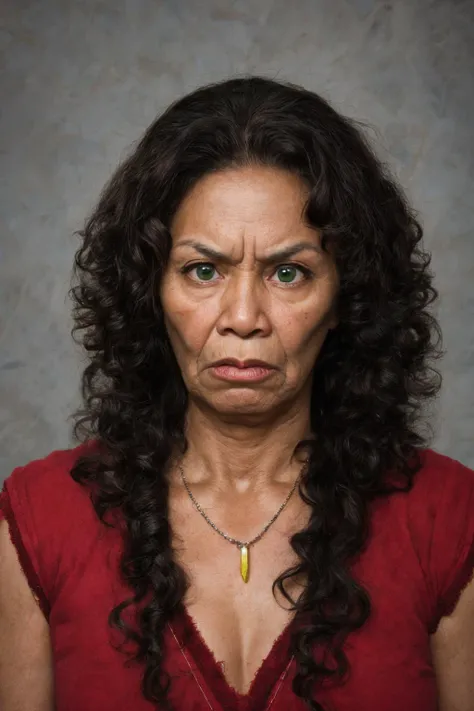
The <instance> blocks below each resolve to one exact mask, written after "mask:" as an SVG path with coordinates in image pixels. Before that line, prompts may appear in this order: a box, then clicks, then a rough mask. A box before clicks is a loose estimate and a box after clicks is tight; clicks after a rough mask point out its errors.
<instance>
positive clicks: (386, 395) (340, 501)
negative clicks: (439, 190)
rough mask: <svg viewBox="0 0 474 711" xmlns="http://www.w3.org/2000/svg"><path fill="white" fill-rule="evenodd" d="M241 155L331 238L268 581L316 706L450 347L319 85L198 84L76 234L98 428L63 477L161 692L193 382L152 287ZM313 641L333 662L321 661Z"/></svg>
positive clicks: (80, 309) (88, 398) (412, 241)
mask: <svg viewBox="0 0 474 711" xmlns="http://www.w3.org/2000/svg"><path fill="white" fill-rule="evenodd" d="M249 164H256V165H264V166H271V167H274V168H277V169H283V170H287V171H291V172H292V173H294V174H296V175H298V176H299V177H300V178H301V179H302V180H303V181H304V182H305V184H306V185H307V187H308V189H309V197H308V201H307V209H306V219H307V220H308V222H309V224H311V225H313V226H314V227H317V228H318V229H319V230H320V231H321V234H322V242H323V247H324V248H325V249H327V247H328V244H329V243H331V245H332V247H333V248H334V255H335V259H336V263H337V267H338V271H339V275H340V292H339V294H338V315H339V325H338V326H337V328H335V329H334V330H333V331H330V332H329V333H328V336H327V338H326V341H325V342H324V344H323V347H322V350H321V352H320V354H319V356H318V358H317V361H316V363H315V365H314V379H313V383H314V385H313V393H312V403H311V421H312V429H313V432H314V439H312V440H311V441H309V442H303V443H300V445H301V446H303V445H304V446H306V447H309V451H310V458H309V466H308V470H307V472H306V474H305V476H304V479H303V481H302V483H301V487H300V495H301V496H302V497H303V498H304V499H305V501H306V502H307V503H308V504H309V505H310V506H311V508H312V514H311V517H310V521H309V524H308V526H307V528H305V530H302V531H300V532H298V533H297V534H296V535H294V536H293V537H292V539H291V541H290V542H291V546H292V548H293V549H294V551H295V552H296V554H297V556H298V560H299V563H298V564H297V565H296V566H295V567H294V568H292V569H290V570H287V571H285V572H284V573H282V575H280V577H279V578H278V579H277V580H275V582H274V585H273V589H274V592H275V588H278V589H279V590H280V592H281V593H282V594H284V595H285V597H286V598H287V600H288V601H289V602H290V604H291V606H292V608H293V610H294V613H295V620H298V621H299V622H300V624H299V625H298V629H296V630H295V631H294V632H293V635H292V651H294V653H295V657H296V661H297V674H296V677H295V679H294V683H293V690H294V693H295V694H296V695H298V696H299V697H301V698H302V699H304V700H305V702H306V704H307V706H308V708H309V709H312V710H313V711H323V707H322V705H321V704H320V703H318V701H317V700H316V697H315V694H314V689H315V688H316V687H315V684H316V683H318V682H321V681H322V680H324V679H328V678H329V677H331V678H334V679H335V680H336V681H337V680H343V679H344V677H345V675H346V674H347V673H348V671H349V669H348V662H347V658H346V656H345V653H344V651H343V649H342V646H343V643H344V641H345V639H346V638H347V636H348V635H349V634H350V632H351V631H353V630H355V629H357V628H359V627H361V626H362V625H363V624H364V623H365V622H366V620H367V619H368V618H369V616H370V612H371V603H370V597H369V595H368V593H367V591H366V590H364V588H363V587H362V586H361V585H360V584H359V583H358V582H357V581H356V580H355V579H354V578H353V577H352V576H351V574H350V563H351V560H352V559H353V558H354V557H355V556H356V555H357V554H358V553H359V552H360V551H361V550H362V548H363V547H364V545H365V543H366V541H367V538H368V534H369V529H370V515H369V512H370V509H369V504H370V501H371V500H373V499H374V498H375V497H379V496H388V495H390V493H392V492H393V491H396V490H402V491H408V490H409V489H410V488H411V486H412V484H413V479H414V476H415V475H416V472H417V471H418V470H419V467H420V460H419V450H420V448H421V447H422V446H426V439H427V434H426V433H425V434H422V432H421V430H420V428H419V427H418V425H419V421H420V419H421V417H420V416H421V413H422V405H423V403H425V402H426V401H427V400H428V399H429V398H432V397H434V396H435V395H436V394H437V393H438V391H439V388H440V386H441V376H440V374H439V372H438V371H437V370H436V369H435V368H434V367H433V363H432V361H433V360H435V359H437V358H439V357H441V356H442V355H443V352H442V349H441V347H440V342H441V332H440V328H439V325H438V323H437V321H436V319H435V317H434V316H433V315H432V314H431V313H430V312H429V309H428V307H429V306H430V305H431V303H432V302H434V301H435V299H436V298H437V295H438V294H437V291H436V289H435V288H434V286H433V285H432V274H431V272H430V269H429V266H430V259H431V257H430V255H429V254H428V253H427V252H426V251H424V249H423V246H422V236H423V232H422V227H421V226H420V223H419V221H418V220H417V217H416V215H415V214H414V212H413V211H412V209H411V208H410V207H409V205H408V202H407V199H406V197H405V196H404V194H403V192H402V190H401V188H400V187H399V186H398V184H397V182H396V180H395V179H394V178H393V177H391V176H390V174H389V172H388V170H387V168H386V166H384V165H383V164H382V163H381V162H380V160H379V159H378V158H377V157H376V156H375V154H374V152H373V150H372V149H371V147H370V145H369V143H368V141H367V139H366V138H365V136H364V132H363V131H362V130H361V125H360V124H358V123H357V122H356V121H354V120H351V119H348V118H346V117H343V116H341V115H340V114H339V113H338V112H336V111H335V110H334V109H333V108H332V107H331V106H330V105H329V104H328V103H327V102H326V101H325V100H324V99H323V98H321V97H320V96H318V95H317V94H315V93H312V92H310V91H308V90H305V89H303V88H301V87H298V86H295V85H293V84H289V83H282V82H276V81H273V80H270V79H267V78H264V77H256V76H253V77H239V78H233V79H230V80H227V81H224V82H220V83H217V84H213V85H208V86H205V87H203V88H200V89H198V90H197V91H195V92H193V93H191V94H189V95H187V96H185V97H184V98H182V99H180V100H178V101H177V102H175V103H174V104H173V105H172V106H171V107H170V108H169V109H167V110H166V111H165V112H164V113H163V114H162V115H161V116H160V117H159V118H158V119H157V120H156V121H155V122H154V123H153V124H152V125H151V126H150V127H149V129H148V130H147V131H146V133H145V134H144V136H143V138H142V139H141V140H140V142H139V143H138V145H137V146H136V147H135V150H134V151H133V153H132V154H131V155H130V157H128V159H126V160H125V161H124V162H123V164H122V165H121V166H119V168H118V169H117V171H116V172H115V174H114V176H113V177H112V179H111V180H110V182H109V183H108V185H107V186H106V187H105V189H104V191H103V193H102V196H101V198H100V200H99V202H98V204H97V206H96V208H95V210H94V211H93V213H92V215H91V216H90V217H89V219H88V220H87V222H86V224H85V227H84V229H83V230H82V231H81V232H80V233H79V234H80V236H81V245H80V247H79V249H78V251H77V253H76V256H75V266H74V275H75V277H76V278H77V284H76V285H75V286H73V287H72V288H71V296H72V299H73V307H74V308H73V314H74V319H75V325H74V328H73V337H74V338H75V340H77V341H80V342H81V344H82V345H83V347H84V348H85V350H86V352H87V354H88V364H87V366H86V367H85V370H84V372H83V376H82V391H83V400H84V407H83V408H82V409H81V410H80V411H79V412H77V413H76V414H75V420H76V421H75V425H74V434H75V436H76V438H77V439H79V440H83V441H84V440H94V441H95V442H97V443H98V444H99V445H100V446H98V447H97V448H95V449H92V450H91V451H90V452H89V453H88V454H87V455H85V456H83V457H81V458H80V459H79V460H78V461H77V463H76V464H75V466H74V468H73V469H72V471H71V476H72V477H73V478H74V480H75V481H77V482H79V483H81V484H82V485H84V486H85V485H89V486H90V487H91V499H92V501H93V505H94V507H95V510H96V512H97V515H98V516H99V517H100V519H101V520H102V521H104V522H105V514H106V513H107V511H109V510H117V511H119V512H120V515H121V517H122V521H123V522H124V532H123V539H124V549H123V555H122V558H121V574H122V575H123V578H124V580H126V581H127V583H128V585H129V586H130V588H131V589H132V591H133V595H132V596H131V597H130V599H128V600H125V601H123V602H122V603H121V604H120V605H119V606H117V607H116V608H114V609H113V610H112V611H111V613H110V615H109V624H111V625H112V626H113V627H115V628H117V629H119V630H120V631H121V632H122V633H123V635H124V638H125V639H126V640H132V641H133V642H134V643H135V644H136V650H137V651H136V652H135V654H134V659H135V660H137V661H140V662H142V663H143V666H144V674H143V679H142V693H143V695H144V696H145V698H146V699H148V700H150V701H154V702H158V703H159V704H162V705H163V708H171V705H170V702H169V700H168V694H167V692H168V690H169V683H170V680H169V678H167V676H166V675H165V674H164V672H163V669H162V666H163V665H162V661H163V633H164V628H165V625H166V623H167V621H168V620H169V619H170V617H171V616H172V615H173V614H174V612H175V611H176V610H177V608H178V607H179V605H180V604H181V602H182V601H183V598H184V594H185V592H186V590H187V586H188V580H187V577H186V574H185V572H184V570H182V569H181V568H180V566H179V565H177V563H176V562H175V561H174V559H173V554H172V548H171V531H170V525H169V521H168V509H167V499H168V489H167V483H166V479H165V476H164V472H165V469H166V466H167V463H168V462H169V459H170V456H171V453H172V452H173V450H174V449H175V448H176V447H180V448H181V449H182V450H183V451H184V449H185V448H186V440H185V436H184V429H183V426H184V417H185V411H186V406H187V393H186V389H185V386H184V383H183V380H182V377H181V373H180V371H179V368H178V365H177V363H176V360H175V357H174V354H173V351H172V348H171V345H170V342H169V339H168V336H167V333H166V329H165V325H164V316H163V310H162V306H161V304H160V300H159V296H158V294H159V285H160V279H161V276H162V274H163V271H164V270H165V268H166V265H167V260H168V255H169V252H170V244H171V236H170V229H169V228H170V222H171V219H172V217H173V215H174V213H175V211H176V209H177V207H178V206H179V204H180V202H181V201H182V199H183V197H184V196H185V195H186V193H187V192H188V191H189V190H190V189H191V188H192V187H193V185H194V184H195V183H196V182H197V181H198V180H199V179H200V178H201V177H202V176H204V175H206V174H208V173H210V172H211V171H219V170H225V169H228V168H233V167H239V166H245V165H249ZM78 334H80V337H79V336H78ZM300 445H299V446H300ZM388 473H394V474H396V477H394V478H392V479H390V477H388V476H387V474H388ZM303 489H304V490H303ZM105 523H107V522H105ZM107 525H111V524H110V523H108V524H107ZM301 575H302V576H304V578H305V579H306V581H307V583H306V586H305V589H304V591H303V593H302V594H301V596H300V597H299V599H297V600H292V599H291V597H290V596H289V595H288V594H287V593H286V591H285V582H286V581H287V580H288V579H290V578H292V577H293V576H301ZM142 602H143V605H142V607H141V609H140V610H139V612H137V625H136V626H132V625H130V624H127V623H126V622H125V621H124V619H123V617H122V612H123V611H124V609H125V608H126V607H128V606H130V605H134V606H136V607H137V609H139V605H140V603H142ZM145 603H146V604H145ZM319 643H322V644H323V646H325V649H326V650H327V654H330V655H331V656H332V658H333V660H334V662H335V665H334V664H331V665H329V664H326V657H325V659H324V660H322V661H317V660H316V658H315V655H314V653H313V650H314V645H315V644H319ZM326 656H327V655H326Z"/></svg>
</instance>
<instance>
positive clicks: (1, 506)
mask: <svg viewBox="0 0 474 711" xmlns="http://www.w3.org/2000/svg"><path fill="white" fill-rule="evenodd" d="M19 472H21V468H20V467H19V468H17V469H15V470H14V471H13V472H12V474H11V475H10V477H8V479H7V480H6V481H4V483H3V488H2V491H1V492H0V520H2V519H4V520H6V521H7V523H8V528H9V533H10V539H11V542H12V543H13V545H14V547H15V549H16V552H17V555H18V560H19V563H20V565H21V568H22V570H23V573H24V574H25V577H26V579H27V581H28V584H29V586H30V588H31V591H32V593H33V595H34V597H35V599H36V601H37V603H38V604H39V606H40V607H41V610H42V612H43V614H44V616H45V617H46V619H48V617H49V604H48V600H47V599H46V595H45V593H44V590H43V586H42V583H41V581H40V578H39V575H38V571H37V566H36V565H35V562H34V557H33V556H32V555H31V553H30V551H29V550H28V548H29V546H28V545H27V544H25V539H24V534H25V533H26V536H27V535H28V533H27V532H24V533H22V530H21V529H22V526H21V524H20V522H19V520H18V516H17V515H16V514H15V511H14V509H13V506H12V498H11V496H10V491H9V490H10V489H11V488H13V487H14V486H15V483H16V479H17V478H18V474H19Z"/></svg>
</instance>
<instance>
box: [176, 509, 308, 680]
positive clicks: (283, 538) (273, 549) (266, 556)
mask: <svg viewBox="0 0 474 711" xmlns="http://www.w3.org/2000/svg"><path fill="white" fill-rule="evenodd" d="M288 514H289V515H288V516H286V517H284V518H283V517H282V519H281V520H280V521H277V522H275V524H273V526H272V527H271V528H270V529H269V530H268V531H267V533H266V534H265V536H264V537H262V539H260V540H259V541H257V542H256V543H255V544H253V545H250V546H249V548H248V581H247V582H244V580H243V578H242V575H241V564H242V556H241V551H240V549H239V547H238V546H237V545H235V544H233V543H230V542H229V541H227V540H226V539H225V538H224V537H222V536H221V535H219V534H218V533H216V531H215V530H213V529H212V528H211V526H210V525H209V524H208V523H207V522H206V521H205V520H204V519H203V518H202V517H201V516H199V514H197V515H196V514H195V515H194V516H192V519H191V521H192V523H190V519H187V520H183V518H181V519H180V521H178V520H177V519H175V531H176V535H175V541H174V551H175V558H176V560H177V562H178V563H179V564H180V565H181V566H182V568H183V569H184V570H185V572H186V574H187V576H188V580H189V589H188V592H187V595H186V598H185V606H186V610H187V612H188V614H189V617H190V619H191V621H192V622H193V623H194V626H195V628H196V630H197V632H198V634H199V636H200V641H201V643H202V644H204V645H205V646H206V647H207V648H208V650H209V651H210V652H211V653H212V655H213V657H214V659H215V660H216V661H217V663H218V664H219V665H220V668H221V670H222V672H223V674H224V676H225V678H226V680H227V681H228V683H229V684H230V685H231V686H232V687H233V688H234V689H235V690H237V691H238V692H239V693H241V694H246V693H248V691H249V689H250V687H251V684H252V682H253V680H254V679H255V677H256V675H257V673H258V671H259V669H260V667H261V666H262V664H263V663H264V661H265V660H266V659H267V658H268V657H269V655H270V654H271V653H272V650H273V648H274V647H275V645H276V643H277V642H278V641H279V638H280V637H281V636H282V634H283V633H284V632H285V630H286V628H287V627H288V625H289V623H290V622H291V619H292V618H293V616H294V613H293V611H292V610H291V608H290V603H289V602H288V601H287V600H285V598H284V596H283V595H282V594H281V592H280V591H279V590H278V588H276V589H275V594H274V593H273V589H272V586H273V583H274V581H275V580H276V579H277V578H278V576H279V575H280V574H281V573H283V572H284V571H285V570H287V569H289V568H290V567H292V566H294V565H295V564H296V563H297V562H298V560H297V556H296V554H295V553H294V551H293V550H292V548H291V545H290V537H291V535H292V533H293V532H295V530H296V528H295V527H296V526H298V525H299V524H298V522H297V520H295V518H296V517H295V516H291V512H290V511H289V512H288ZM179 523H181V526H180V525H179ZM285 589H286V590H287V592H288V593H289V594H290V595H291V596H292V597H293V599H295V598H297V597H298V595H299V594H300V592H301V589H302V587H301V582H300V581H295V580H292V581H291V582H289V583H288V582H287V583H286V584H285Z"/></svg>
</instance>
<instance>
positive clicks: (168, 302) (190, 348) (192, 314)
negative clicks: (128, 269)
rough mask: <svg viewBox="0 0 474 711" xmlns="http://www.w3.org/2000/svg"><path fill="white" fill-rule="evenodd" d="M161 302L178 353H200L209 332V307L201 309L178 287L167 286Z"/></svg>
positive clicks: (168, 329)
mask: <svg viewBox="0 0 474 711" xmlns="http://www.w3.org/2000/svg"><path fill="white" fill-rule="evenodd" d="M161 303H162V306H163V310H164V315H165V323H166V328H167V331H168V334H169V337H170V339H171V343H172V345H173V348H174V349H175V351H176V355H177V356H178V355H179V353H182V352H183V351H184V352H188V353H198V352H199V351H200V350H201V349H202V347H203V346H204V344H205V342H206V340H207V335H208V332H209V324H210V313H209V309H207V310H206V309H202V308H201V309H200V308H199V306H198V307H196V303H195V302H194V303H192V304H190V303H189V301H188V300H186V299H183V297H182V294H180V292H179V291H178V290H177V289H173V288H165V289H164V290H163V292H162V297H161Z"/></svg>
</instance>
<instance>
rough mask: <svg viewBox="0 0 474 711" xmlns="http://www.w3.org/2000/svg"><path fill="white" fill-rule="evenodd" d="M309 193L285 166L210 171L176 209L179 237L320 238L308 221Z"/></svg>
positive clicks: (175, 227) (174, 226)
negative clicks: (284, 169) (306, 220)
mask: <svg viewBox="0 0 474 711" xmlns="http://www.w3.org/2000/svg"><path fill="white" fill-rule="evenodd" d="M307 197H308V190H307V188H306V186H305V184H304V183H303V181H302V180H301V179H300V178H298V177H297V176H295V175H293V174H291V173H289V172H286V171H283V170H279V169H274V168H269V167H261V166H249V167H243V168H232V169H227V170H225V171H220V172H218V173H213V174H210V175H206V176H204V177H203V178H201V179H200V180H199V181H198V182H197V183H196V185H195V186H194V187H193V188H192V190H191V191H190V192H189V193H188V194H187V196H186V197H185V198H184V200H183V201H182V203H181V205H180V206H179V208H178V210H177V211H176V214H175V216H174V219H173V222H172V225H171V232H172V235H173V242H174V243H175V244H176V243H178V242H179V239H180V237H182V238H183V239H184V238H186V237H189V235H190V234H192V235H195V236H200V237H203V236H208V237H210V238H212V239H222V238H223V237H226V238H227V239H232V238H236V237H245V236H246V237H248V238H250V237H252V238H253V239H261V238H263V237H265V238H266V240H268V239H270V238H271V239H272V241H278V240H280V239H282V238H287V237H289V236H291V235H293V234H294V235H295V238H296V237H297V238H300V237H301V236H302V234H304V235H305V236H306V237H308V235H309V234H312V235H313V240H315V241H317V235H316V233H315V231H314V230H313V229H311V228H310V227H309V225H306V224H305V221H304V208H305V204H306V200H307Z"/></svg>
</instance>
